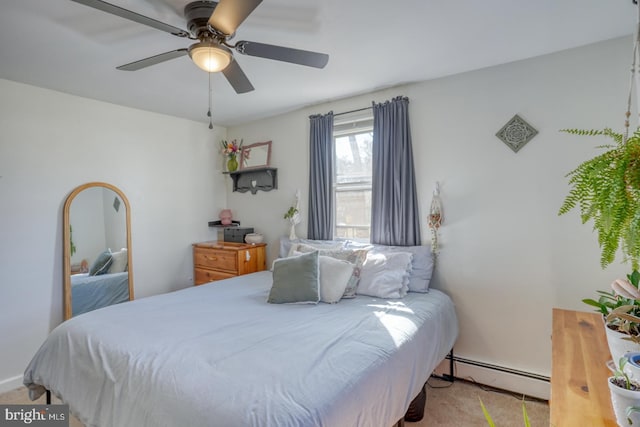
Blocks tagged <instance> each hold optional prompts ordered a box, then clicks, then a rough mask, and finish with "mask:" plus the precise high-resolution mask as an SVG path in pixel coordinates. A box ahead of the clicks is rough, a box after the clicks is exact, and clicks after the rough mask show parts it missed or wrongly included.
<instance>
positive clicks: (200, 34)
mask: <svg viewBox="0 0 640 427" xmlns="http://www.w3.org/2000/svg"><path fill="white" fill-rule="evenodd" d="M217 5H218V2H215V1H194V2H192V3H189V4H188V5H186V6H185V7H184V17H185V19H186V20H187V29H188V30H189V32H190V33H191V34H192V35H193V36H194V37H197V38H198V39H200V40H202V39H207V38H211V33H210V32H209V28H208V26H207V22H208V21H209V18H210V17H211V14H212V13H213V10H214V9H215V8H216V6H217Z"/></svg>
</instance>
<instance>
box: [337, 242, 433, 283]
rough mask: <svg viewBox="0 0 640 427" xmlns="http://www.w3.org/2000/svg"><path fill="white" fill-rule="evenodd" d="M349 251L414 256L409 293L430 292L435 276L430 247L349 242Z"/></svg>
mask: <svg viewBox="0 0 640 427" xmlns="http://www.w3.org/2000/svg"><path fill="white" fill-rule="evenodd" d="M345 247H346V248H348V249H369V252H370V253H392V252H409V253H411V254H413V259H412V260H411V272H410V274H409V292H421V293H426V292H429V283H430V281H431V276H432V274H433V255H432V254H431V248H430V247H429V246H385V245H373V244H363V243H358V242H351V241H349V242H347V243H346V245H345Z"/></svg>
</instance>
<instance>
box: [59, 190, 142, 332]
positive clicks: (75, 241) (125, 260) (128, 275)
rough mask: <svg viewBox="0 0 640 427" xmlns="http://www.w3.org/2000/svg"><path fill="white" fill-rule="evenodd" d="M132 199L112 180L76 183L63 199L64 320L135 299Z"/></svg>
mask: <svg viewBox="0 0 640 427" xmlns="http://www.w3.org/2000/svg"><path fill="white" fill-rule="evenodd" d="M130 215H131V213H130V206H129V201H128V200H127V198H126V196H125V195H124V193H122V191H120V190H119V189H118V188H116V187H114V186H113V185H111V184H107V183H103V182H92V183H89V184H84V185H81V186H79V187H77V188H76V189H75V190H73V191H72V192H71V194H70V195H69V197H67V200H66V202H65V204H64V213H63V216H64V223H63V235H64V252H63V253H64V260H63V262H64V265H63V269H64V319H65V320H67V319H69V318H71V317H73V316H76V315H78V314H82V313H86V312H87V311H91V310H95V309H98V308H101V307H106V306H108V305H112V304H118V303H121V302H125V301H129V300H132V299H133V274H132V268H131V229H130V228H131V220H130Z"/></svg>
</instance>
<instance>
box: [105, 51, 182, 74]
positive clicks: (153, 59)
mask: <svg viewBox="0 0 640 427" xmlns="http://www.w3.org/2000/svg"><path fill="white" fill-rule="evenodd" d="M188 53H189V50H188V49H178V50H172V51H170V52H165V53H161V54H159V55H155V56H150V57H149V58H145V59H141V60H139V61H135V62H130V63H128V64H124V65H121V66H119V67H116V68H117V69H118V70H123V71H137V70H139V69H141V68H145V67H150V66H152V65H156V64H159V63H161V62H164V61H168V60H170V59H174V58H179V57H181V56H185V55H186V54H188Z"/></svg>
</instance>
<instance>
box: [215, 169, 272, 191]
mask: <svg viewBox="0 0 640 427" xmlns="http://www.w3.org/2000/svg"><path fill="white" fill-rule="evenodd" d="M225 173H228V174H229V175H230V176H231V179H232V180H233V191H238V192H240V193H246V192H247V191H251V194H256V193H257V192H258V190H262V191H271V190H273V189H277V188H278V169H277V168H255V169H244V170H238V171H235V172H225Z"/></svg>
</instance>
